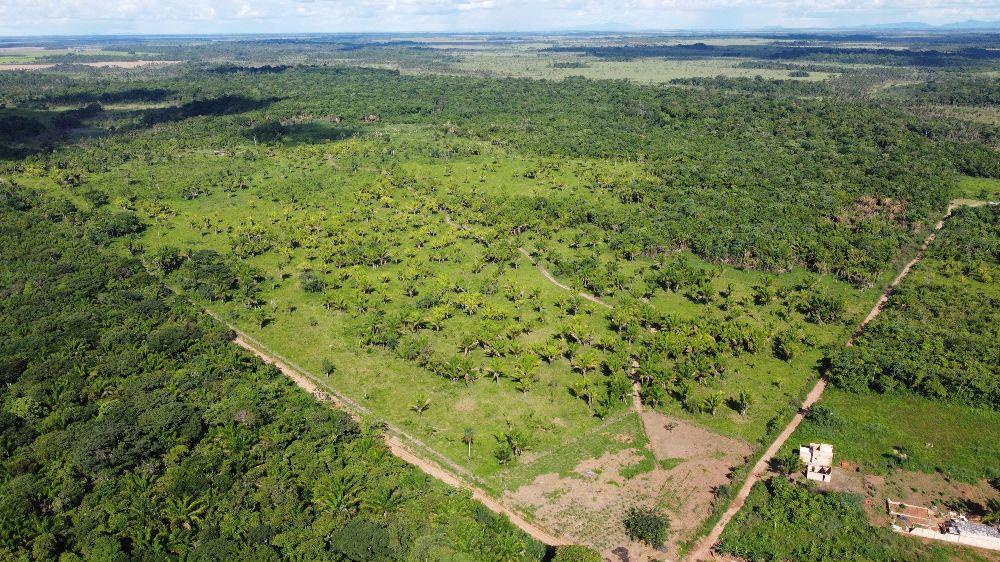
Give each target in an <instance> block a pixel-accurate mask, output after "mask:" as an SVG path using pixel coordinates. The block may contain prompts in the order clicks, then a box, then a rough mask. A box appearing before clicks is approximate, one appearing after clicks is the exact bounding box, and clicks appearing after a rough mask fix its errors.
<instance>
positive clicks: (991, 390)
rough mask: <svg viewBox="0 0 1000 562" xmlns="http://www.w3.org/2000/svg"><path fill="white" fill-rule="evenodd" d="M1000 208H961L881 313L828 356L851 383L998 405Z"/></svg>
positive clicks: (836, 377) (839, 376)
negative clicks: (849, 343)
mask: <svg viewBox="0 0 1000 562" xmlns="http://www.w3.org/2000/svg"><path fill="white" fill-rule="evenodd" d="M998 278H1000V207H996V206H983V207H977V208H961V209H957V210H956V211H955V216H954V217H952V218H951V219H949V220H948V221H947V222H946V224H945V227H944V229H943V230H942V231H941V233H940V234H939V235H938V237H937V239H936V240H935V241H934V243H933V245H932V246H931V248H930V249H929V251H928V255H927V259H926V260H925V261H924V262H923V263H921V264H920V265H919V266H918V269H917V271H916V273H915V274H914V277H913V279H912V280H910V281H909V282H907V283H905V284H903V285H902V286H901V287H899V289H898V290H897V291H895V292H894V293H893V295H892V298H891V299H890V300H889V302H888V305H887V307H886V310H885V312H884V313H883V314H882V315H880V316H879V317H878V318H877V319H876V320H875V321H874V322H873V323H872V324H871V325H870V326H868V327H867V328H866V329H865V331H864V333H863V334H862V335H861V336H860V337H859V338H858V340H857V344H856V345H855V346H853V347H849V348H844V349H843V350H842V351H840V352H839V353H837V354H835V355H833V356H832V357H831V358H830V361H829V365H828V368H829V374H830V379H831V381H832V382H833V383H834V384H835V385H837V386H840V387H842V388H845V389H850V390H855V391H858V390H869V389H870V390H873V391H877V392H893V391H896V390H899V389H908V390H911V391H915V392H918V393H920V394H923V395H925V396H929V397H932V398H936V399H950V400H955V401H959V402H964V403H967V404H972V405H977V406H985V407H989V408H993V409H998V408H1000V379H998V377H997V365H1000V346H998V345H997V342H998V341H1000V331H998V329H1000V328H998V327H1000V294H998V292H997V280H998Z"/></svg>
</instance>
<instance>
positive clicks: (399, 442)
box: [206, 311, 566, 546]
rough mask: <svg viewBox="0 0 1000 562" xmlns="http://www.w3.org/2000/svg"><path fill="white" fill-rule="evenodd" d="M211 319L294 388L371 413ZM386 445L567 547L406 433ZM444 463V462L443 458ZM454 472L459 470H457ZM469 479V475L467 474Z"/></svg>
mask: <svg viewBox="0 0 1000 562" xmlns="http://www.w3.org/2000/svg"><path fill="white" fill-rule="evenodd" d="M206 312H208V314H209V315H210V316H212V317H213V318H215V319H216V320H219V321H220V322H222V323H223V324H225V325H226V326H228V327H229V328H230V329H231V330H233V331H235V332H236V334H237V337H236V338H235V339H234V340H233V343H235V344H236V345H238V346H240V347H242V348H243V349H246V350H247V351H249V352H250V353H252V354H254V355H255V356H257V357H258V358H259V359H260V360H261V361H264V362H265V363H270V364H271V365H274V366H275V367H277V368H278V370H279V371H281V372H282V374H284V375H285V376H286V377H288V378H289V379H290V380H291V381H292V382H294V383H295V385H296V386H298V387H299V388H301V389H302V390H305V391H306V392H308V393H309V394H311V395H312V396H313V397H315V398H316V399H318V400H320V401H321V402H326V403H329V404H331V405H333V406H335V407H337V408H339V409H341V410H345V411H347V412H348V413H350V414H351V417H352V418H354V419H355V420H359V419H360V417H361V415H362V414H369V413H370V410H368V409H367V408H365V407H364V406H362V405H360V404H358V403H357V402H355V401H353V400H351V399H350V398H348V397H346V396H344V395H343V394H340V393H339V392H336V391H334V390H333V389H331V388H329V387H328V386H327V385H326V384H324V383H322V382H321V381H319V380H318V379H317V378H316V377H315V376H313V375H311V374H309V373H308V372H306V371H305V370H303V369H301V368H298V367H294V366H292V364H291V363H290V362H288V361H286V360H285V359H283V358H281V357H279V356H277V355H274V354H271V353H269V352H268V351H266V350H265V349H263V346H262V345H261V344H260V343H259V342H257V341H256V340H255V339H254V338H252V337H250V336H249V335H247V334H245V333H243V332H241V331H239V330H237V329H236V328H235V327H234V326H232V325H230V324H229V323H228V322H225V321H224V320H222V319H221V318H220V317H219V316H218V315H217V314H215V313H213V312H212V311H206ZM384 437H385V443H386V445H387V446H388V447H389V451H390V452H392V454H393V455H395V456H396V457H399V458H400V459H402V460H403V461H404V462H406V463H408V464H411V465H413V466H415V467H417V468H418V469H420V470H421V471H422V472H423V473H424V474H427V475H428V476H430V477H432V478H436V479H437V480H440V481H441V482H444V483H445V484H447V485H449V486H452V487H454V488H459V489H463V490H467V491H468V492H469V493H470V494H471V495H472V497H473V498H474V499H475V500H476V501H478V502H479V503H481V504H483V505H485V506H486V508H487V509H489V510H490V511H492V512H494V513H496V514H499V515H503V516H505V517H507V518H508V519H510V522H511V523H513V524H514V525H516V526H517V527H518V528H520V529H521V530H522V531H524V532H525V533H527V534H528V535H530V536H531V537H532V538H533V539H535V540H537V541H539V542H542V543H545V544H546V545H549V546H559V545H563V544H566V541H565V540H564V539H562V538H560V537H558V536H556V535H554V534H552V533H550V532H548V531H546V530H545V529H542V528H541V527H539V526H538V525H536V524H534V523H532V522H530V521H528V520H527V519H525V518H524V517H522V516H521V515H520V514H519V513H517V512H516V511H514V510H513V509H511V508H509V507H507V506H506V505H504V504H503V503H501V502H499V501H497V500H496V499H495V498H493V497H492V496H490V495H489V494H487V493H486V492H485V491H484V490H482V489H480V488H478V487H476V486H475V485H473V484H471V483H469V482H468V480H466V479H465V478H463V477H462V476H459V475H458V474H456V472H462V473H467V474H468V471H467V470H465V469H464V468H462V467H459V466H458V465H453V463H450V464H452V465H453V466H451V467H449V468H445V467H443V466H442V465H441V464H439V463H438V462H435V461H432V460H429V459H427V458H425V457H423V456H421V455H419V454H417V453H416V452H414V449H423V450H431V449H430V447H428V446H427V445H425V444H423V442H421V441H419V440H416V439H413V438H411V437H409V436H408V435H407V434H406V433H404V432H403V431H401V430H398V429H396V428H393V427H391V426H389V427H388V431H387V432H386V435H385V436H384ZM444 460H445V461H447V459H444ZM455 469H458V470H457V471H456V470H455ZM469 476H471V474H469Z"/></svg>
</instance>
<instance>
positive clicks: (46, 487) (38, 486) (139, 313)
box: [0, 184, 544, 561]
mask: <svg viewBox="0 0 1000 562" xmlns="http://www.w3.org/2000/svg"><path fill="white" fill-rule="evenodd" d="M112 223H114V218H113V217H107V216H104V215H102V214H101V213H89V212H86V211H81V210H79V209H77V208H75V207H74V206H73V205H72V204H71V203H68V202H66V201H65V200H61V199H57V198H49V197H46V196H43V195H40V194H37V193H32V192H30V191H28V190H25V189H23V188H19V187H17V186H13V185H11V184H4V185H3V186H2V191H0V225H2V232H0V252H2V256H0V284H2V287H3V289H2V293H0V319H2V320H0V332H2V334H3V338H2V344H0V358H2V359H0V377H2V381H0V382H2V384H3V385H4V386H5V388H4V391H3V394H2V412H0V452H2V456H3V459H2V461H3V462H2V464H0V556H3V557H5V558H6V557H9V558H11V559H34V560H46V559H55V558H60V559H63V560H75V559H90V560H125V559H134V560H160V559H163V560H166V559H173V558H176V557H184V558H187V559H192V560H220V559H244V560H249V559H253V560H281V559H288V558H296V559H310V560H315V559H335V560H358V561H361V560H376V559H377V560H396V559H409V560H431V559H434V560H441V559H453V560H462V559H466V560H482V559H492V560H538V559H540V558H541V557H542V556H543V554H544V549H543V548H542V547H541V545H539V544H538V543H536V542H533V541H531V540H530V539H528V538H527V537H526V536H525V535H523V534H522V533H521V532H520V531H518V530H516V529H515V528H513V527H512V526H511V525H510V524H509V523H508V522H506V521H505V520H501V519H499V518H498V517H496V516H495V515H493V514H492V513H490V512H489V511H487V510H486V509H485V508H483V507H482V506H481V505H479V504H477V503H476V502H474V501H472V500H471V499H470V498H469V497H468V495H466V494H465V493H462V492H458V491H455V490H452V489H449V488H446V487H445V486H444V485H441V484H439V483H436V482H432V481H430V480H429V479H428V477H427V476H425V475H423V474H422V473H420V472H418V471H416V470H415V469H413V468H407V467H404V466H403V465H402V463H401V461H399V460H397V459H396V458H395V457H393V456H392V455H391V454H389V452H388V450H387V449H386V447H385V445H384V444H383V443H382V442H381V439H380V437H379V428H378V427H377V426H376V427H366V426H359V425H358V424H357V423H355V422H354V421H352V420H351V419H350V417H349V416H348V415H347V414H346V413H343V412H340V411H336V410H332V409H330V408H328V407H327V406H325V405H323V404H321V403H319V402H317V401H316V400H315V399H314V398H313V397H311V396H309V395H307V394H306V393H304V392H302V391H300V390H298V389H296V388H295V387H294V386H293V385H292V384H291V383H290V382H288V381H287V380H286V379H285V378H284V377H283V376H282V375H281V374H280V373H278V372H277V370H276V369H275V368H273V367H271V366H268V365H265V364H263V363H261V362H260V361H258V360H256V359H255V358H251V357H250V356H249V355H248V354H246V353H244V352H242V351H241V350H239V348H237V347H235V346H233V345H232V344H231V343H229V340H231V339H232V338H233V334H232V333H231V332H228V331H227V330H225V329H223V328H221V327H220V326H219V325H218V324H216V323H214V322H213V321H211V320H209V319H207V317H206V316H204V315H203V314H201V313H199V312H198V311H197V310H196V309H193V308H192V307H191V305H190V304H188V303H187V302H186V300H185V299H184V298H182V297H177V296H175V295H174V294H173V293H171V291H170V290H168V289H167V288H166V287H164V286H163V285H162V284H161V283H160V281H158V280H157V279H156V278H155V277H153V276H151V275H150V274H149V273H148V272H147V271H146V269H145V267H144V266H143V265H142V264H141V262H140V261H139V260H137V259H135V258H131V257H123V256H120V255H119V254H117V253H115V252H109V251H107V250H104V249H102V248H100V247H98V246H95V245H94V243H93V242H91V241H90V238H93V237H95V236H96V238H98V239H104V238H105V237H118V236H122V235H125V234H126V233H127V232H129V231H134V230H137V229H141V228H142V225H135V227H130V228H126V229H122V228H117V227H112V226H111V224H112ZM115 224H118V223H115ZM87 235H90V237H88V236H87Z"/></svg>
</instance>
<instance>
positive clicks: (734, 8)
mask: <svg viewBox="0 0 1000 562" xmlns="http://www.w3.org/2000/svg"><path fill="white" fill-rule="evenodd" d="M998 14H1000V0H866V1H862V0H541V1H533V2H532V1H526V0H256V1H248V0H0V35H59V34H92V33H101V34H116V33H261V32H282V33H284V32H378V31H383V32H402V31H419V32H448V31H547V30H560V29H572V28H580V27H586V28H594V29H596V28H600V27H602V26H613V27H617V28H634V29H689V28H702V29H704V28H711V29H724V28H760V27H767V26H785V27H839V26H846V25H868V24H879V23H889V22H900V21H907V22H911V21H921V22H927V23H931V24H943V23H951V22H955V21H962V20H966V19H996V18H997V15H998Z"/></svg>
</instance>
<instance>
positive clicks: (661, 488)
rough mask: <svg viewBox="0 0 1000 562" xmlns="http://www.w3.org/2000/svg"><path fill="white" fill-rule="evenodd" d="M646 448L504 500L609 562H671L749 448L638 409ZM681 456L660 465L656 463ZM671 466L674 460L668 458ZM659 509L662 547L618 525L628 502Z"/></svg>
mask: <svg viewBox="0 0 1000 562" xmlns="http://www.w3.org/2000/svg"><path fill="white" fill-rule="evenodd" d="M642 421H643V425H644V426H645V430H646V433H647V435H648V436H649V439H650V444H649V446H648V447H649V450H648V451H644V450H640V449H638V448H631V449H624V450H622V451H619V452H617V453H604V454H603V455H601V456H600V457H597V458H591V459H587V460H584V461H582V462H580V463H579V464H578V465H577V466H576V467H574V469H573V471H572V473H571V474H569V475H567V476H565V477H560V476H559V475H558V474H555V473H551V474H543V475H541V476H538V477H537V478H535V479H534V480H533V481H532V482H531V483H530V484H527V485H525V486H522V487H521V488H519V489H517V490H515V491H513V492H508V493H507V494H506V495H505V498H504V499H505V500H506V502H508V503H510V504H513V505H516V506H518V507H519V508H522V509H524V510H525V511H529V512H531V513H533V514H534V516H535V519H536V520H537V521H538V522H539V523H540V524H542V526H544V527H545V528H547V529H552V530H554V531H557V532H558V533H559V534H560V535H562V536H563V537H565V538H566V539H568V540H569V541H570V542H574V543H580V544H586V545H589V546H591V547H593V548H596V549H598V550H600V551H601V552H602V553H603V554H604V556H605V557H606V558H607V559H610V560H620V559H622V556H623V555H624V554H627V556H628V559H629V560H632V561H633V562H635V561H640V560H675V559H676V558H677V547H678V545H679V544H680V543H681V542H682V541H684V540H685V539H687V538H689V537H691V536H692V534H693V533H694V532H695V530H696V529H697V527H698V525H699V524H700V523H701V521H702V520H704V519H705V517H707V516H708V514H709V513H710V512H711V503H712V499H713V493H712V490H713V489H714V488H715V487H717V486H720V485H722V484H727V483H729V479H728V477H727V475H728V474H729V472H730V470H731V469H732V468H733V467H735V466H737V465H739V464H742V463H743V462H745V457H746V456H747V455H749V454H750V453H751V447H750V446H749V445H748V444H747V443H744V442H741V441H738V440H735V439H730V438H728V437H723V436H721V435H717V434H715V433H712V432H710V431H708V430H706V429H703V428H701V427H698V426H696V425H693V424H691V423H689V422H685V421H683V420H677V419H673V418H669V417H667V416H665V415H663V414H660V413H658V412H650V411H646V412H643V413H642ZM649 453H652V454H653V457H654V458H655V459H656V466H655V467H654V468H653V469H652V470H651V471H649V472H645V473H643V474H639V475H637V476H635V477H633V478H632V479H625V478H624V477H623V476H622V475H621V474H622V470H624V469H625V468H628V467H631V466H634V465H636V464H637V463H639V462H640V461H642V460H643V459H646V458H648V456H649ZM664 459H681V460H680V462H679V464H676V465H675V466H673V467H672V468H669V469H664V468H663V467H662V466H661V465H660V463H659V461H661V460H664ZM671 464H673V463H671ZM637 505H638V506H659V507H661V508H662V509H663V510H664V511H665V512H666V513H667V514H668V515H669V517H670V533H669V537H668V543H667V545H666V548H665V549H663V550H662V551H659V550H654V549H652V548H649V547H648V546H646V545H643V544H639V543H635V542H632V541H631V540H630V539H629V538H628V537H627V536H626V535H625V529H624V527H623V526H622V519H623V518H624V516H625V513H626V511H627V510H628V509H629V508H630V507H632V506H637Z"/></svg>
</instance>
